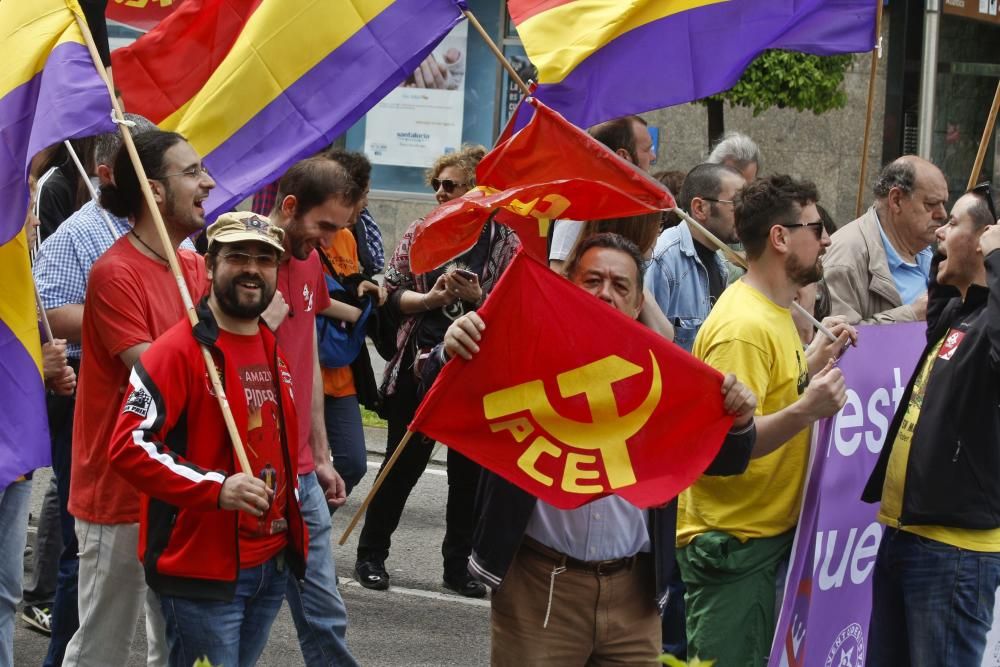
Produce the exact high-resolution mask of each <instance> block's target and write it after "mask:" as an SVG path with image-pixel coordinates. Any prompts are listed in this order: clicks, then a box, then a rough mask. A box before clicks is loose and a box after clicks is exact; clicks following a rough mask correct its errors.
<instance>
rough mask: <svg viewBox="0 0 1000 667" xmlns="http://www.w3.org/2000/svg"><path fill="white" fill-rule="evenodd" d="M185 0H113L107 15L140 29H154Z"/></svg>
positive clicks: (109, 3) (113, 19)
mask: <svg viewBox="0 0 1000 667" xmlns="http://www.w3.org/2000/svg"><path fill="white" fill-rule="evenodd" d="M181 2H183V0H111V1H110V2H108V7H107V10H106V16H107V17H108V18H109V19H111V20H112V21H118V22H119V23H124V24H125V25H130V26H132V27H135V28H138V29H139V30H152V29H153V28H154V27H155V26H156V24H157V23H159V22H160V21H162V20H163V19H165V18H167V17H168V16H170V14H171V13H172V12H173V11H174V10H175V9H177V7H178V6H179V5H180V4H181Z"/></svg>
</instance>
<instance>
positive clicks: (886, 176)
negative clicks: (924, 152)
mask: <svg viewBox="0 0 1000 667" xmlns="http://www.w3.org/2000/svg"><path fill="white" fill-rule="evenodd" d="M916 182H917V168H916V166H914V165H913V163H912V162H910V161H909V160H893V161H892V162H890V163H889V164H887V165H886V166H885V169H883V170H882V173H881V174H879V175H878V180H876V181H875V187H874V188H872V190H873V191H874V192H875V197H877V198H878V199H884V198H886V197H888V196H889V191H890V190H892V189H893V188H899V189H900V190H902V191H903V193H904V194H907V195H909V194H911V193H912V192H913V188H914V186H915V184H916Z"/></svg>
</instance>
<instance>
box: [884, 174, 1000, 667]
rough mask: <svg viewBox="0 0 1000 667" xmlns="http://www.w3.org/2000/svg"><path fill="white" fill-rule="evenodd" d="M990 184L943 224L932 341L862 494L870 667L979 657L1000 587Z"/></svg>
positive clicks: (996, 242) (996, 239)
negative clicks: (870, 517)
mask: <svg viewBox="0 0 1000 667" xmlns="http://www.w3.org/2000/svg"><path fill="white" fill-rule="evenodd" d="M995 222H996V211H995V208H994V202H993V200H992V193H991V192H990V190H989V187H988V186H979V187H977V188H975V189H973V190H972V191H970V192H968V193H966V194H965V195H964V196H962V197H961V198H960V199H959V200H958V201H957V202H956V203H955V206H954V208H953V209H952V211H951V216H950V217H949V219H948V222H947V223H946V224H945V225H944V226H943V227H941V228H940V229H939V230H938V232H937V237H938V241H939V242H940V246H939V254H938V255H937V256H936V257H935V258H934V263H933V264H932V266H931V273H930V278H931V279H930V285H929V287H928V304H927V347H926V348H925V349H924V353H923V357H922V360H921V362H920V364H919V365H918V367H917V369H916V371H915V372H914V374H913V377H912V378H911V379H910V384H909V386H908V387H907V390H906V394H905V395H904V396H903V400H902V401H901V402H900V404H899V408H898V409H897V411H896V416H895V418H894V419H893V422H892V427H891V428H890V430H889V433H888V435H887V437H886V439H885V446H884V447H883V449H882V454H881V456H880V457H879V461H878V464H877V465H876V466H875V471H874V472H873V473H872V476H871V479H869V480H868V485H867V487H866V488H865V492H864V500H866V501H868V502H875V501H878V500H881V505H880V507H879V513H878V519H879V521H880V522H881V523H883V524H885V526H886V531H885V534H884V535H883V536H882V544H881V546H880V547H879V552H878V557H877V559H876V561H875V575H874V580H873V589H872V598H873V600H872V603H873V604H872V619H871V628H870V631H869V636H870V637H871V640H870V641H871V643H870V646H869V652H868V663H867V664H868V665H869V667H882V666H888V665H909V664H927V665H978V664H980V662H981V661H982V656H983V651H984V650H985V647H986V633H987V632H988V631H989V629H990V626H991V625H992V621H993V602H994V595H995V591H996V589H997V587H998V586H1000V484H998V481H1000V409H998V405H1000V300H998V299H1000V253H997V252H994V251H995V250H997V249H998V248H1000V228H998V227H997V225H996V224H995Z"/></svg>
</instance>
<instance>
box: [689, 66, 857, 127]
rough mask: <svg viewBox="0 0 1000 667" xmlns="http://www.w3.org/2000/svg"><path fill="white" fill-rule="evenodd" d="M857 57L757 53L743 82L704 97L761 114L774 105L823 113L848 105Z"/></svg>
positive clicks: (741, 80) (741, 78)
mask: <svg viewBox="0 0 1000 667" xmlns="http://www.w3.org/2000/svg"><path fill="white" fill-rule="evenodd" d="M852 62H853V56H850V55H843V56H813V55H809V54H807V53H798V52H795V51H779V50H770V51H765V52H764V53H762V54H760V55H759V56H757V58H756V59H754V61H753V62H752V63H750V66H749V67H747V69H746V70H745V71H744V72H743V76H742V77H740V80H739V82H737V84H736V85H735V86H733V87H732V88H730V89H729V90H727V91H726V92H724V93H719V94H718V95H713V96H712V97H709V98H706V99H705V100H702V102H706V101H707V100H716V101H720V102H729V105H730V106H741V107H747V108H749V109H752V110H753V115H754V116H758V115H760V114H761V113H762V112H764V111H766V110H767V109H769V108H771V107H778V108H779V109H786V108H787V109H796V110H798V111H812V112H813V113H815V114H816V115H819V114H821V113H823V112H825V111H830V110H831V109H842V108H844V107H845V106H846V105H847V93H846V92H845V91H844V87H843V84H844V75H845V74H846V72H847V69H848V68H849V67H850V66H851V64H852Z"/></svg>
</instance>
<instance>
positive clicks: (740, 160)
mask: <svg viewBox="0 0 1000 667" xmlns="http://www.w3.org/2000/svg"><path fill="white" fill-rule="evenodd" d="M705 162H711V163H712V164H724V165H726V166H727V167H732V168H733V169H735V170H736V171H738V172H740V175H741V176H743V180H745V181H746V182H747V183H753V181H754V179H756V178H757V172H758V171H759V169H760V148H758V147H757V144H756V142H754V140H753V139H751V138H750V137H748V136H747V135H745V134H740V133H739V132H727V133H726V134H725V135H723V137H722V140H721V141H720V142H719V143H717V144H716V145H715V148H713V149H712V152H711V153H710V154H709V156H708V159H707V160H705Z"/></svg>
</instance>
